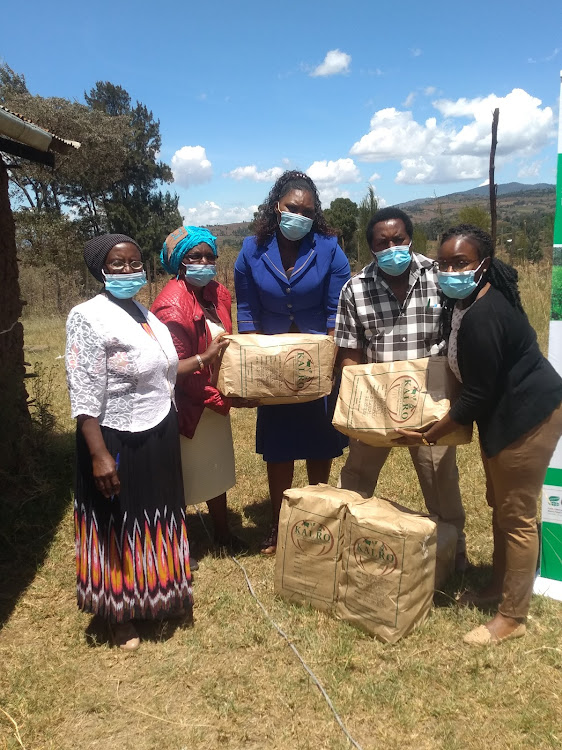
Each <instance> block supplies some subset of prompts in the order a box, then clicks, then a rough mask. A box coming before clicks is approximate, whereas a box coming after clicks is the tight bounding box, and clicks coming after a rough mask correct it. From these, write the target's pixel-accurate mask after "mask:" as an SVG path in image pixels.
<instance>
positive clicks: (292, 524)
mask: <svg viewBox="0 0 562 750" xmlns="http://www.w3.org/2000/svg"><path fill="white" fill-rule="evenodd" d="M347 502H363V498H362V497H361V495H359V494H358V493H357V492H352V491H351V490H341V489H337V488H335V487H329V486H328V485H327V484H318V485H312V486H310V487H303V488H302V489H293V490H287V491H286V492H285V494H284V496H283V504H282V506H281V515H280V517H279V531H278V537H277V555H276V559H275V593H276V594H279V595H280V596H282V597H283V598H284V599H287V600H288V601H293V602H300V603H302V604H311V605H312V606H313V607H315V608H316V609H321V610H324V611H332V610H333V608H334V605H335V600H336V595H337V591H338V583H339V577H340V566H341V539H342V528H343V519H344V514H345V510H346V503H347Z"/></svg>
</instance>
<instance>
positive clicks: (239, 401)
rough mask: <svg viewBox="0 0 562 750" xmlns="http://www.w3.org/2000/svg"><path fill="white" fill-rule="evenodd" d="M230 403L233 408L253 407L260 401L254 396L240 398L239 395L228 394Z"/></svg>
mask: <svg viewBox="0 0 562 750" xmlns="http://www.w3.org/2000/svg"><path fill="white" fill-rule="evenodd" d="M230 405H231V406H232V407H233V408H234V409H255V408H256V406H259V405H260V402H259V401H258V400H257V399H255V398H242V397H241V396H230Z"/></svg>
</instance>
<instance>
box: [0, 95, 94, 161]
mask: <svg viewBox="0 0 562 750" xmlns="http://www.w3.org/2000/svg"><path fill="white" fill-rule="evenodd" d="M0 135H5V136H8V138H11V139H12V140H14V141H17V142H19V143H23V144H25V145H26V146H31V147H32V148H36V149H37V150H38V151H56V152H58V153H59V154H67V153H69V152H70V151H72V150H73V149H78V148H80V145H81V144H80V143H78V141H69V140H66V138H61V137H60V136H58V135H55V134H54V133H51V132H49V131H48V130H45V128H41V127H39V125H36V124H35V123H34V122H32V121H31V120H30V119H29V118H27V117H25V116H24V115H20V114H18V113H17V112H12V110H10V109H8V108H7V107H4V106H3V105H2V104H0Z"/></svg>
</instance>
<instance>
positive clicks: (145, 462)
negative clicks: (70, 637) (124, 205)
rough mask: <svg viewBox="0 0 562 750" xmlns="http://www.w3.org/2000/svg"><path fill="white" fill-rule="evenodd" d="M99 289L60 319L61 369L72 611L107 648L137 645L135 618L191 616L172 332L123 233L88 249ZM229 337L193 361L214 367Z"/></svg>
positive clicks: (185, 363) (179, 370)
mask: <svg viewBox="0 0 562 750" xmlns="http://www.w3.org/2000/svg"><path fill="white" fill-rule="evenodd" d="M84 259H85V261H86V265H87V266H88V268H89V270H90V271H91V273H92V274H93V276H94V277H95V278H96V279H97V280H98V281H101V282H102V283H103V284H104V289H103V291H102V293H101V294H98V295H97V296H96V297H94V298H93V299H91V300H88V301H87V302H84V303H82V304H80V305H77V306H76V307H74V308H73V309H72V310H71V311H70V314H69V316H68V320H67V345H66V370H67V381H68V388H69V392H70V402H71V408H72V416H73V417H74V418H76V420H77V431H76V441H77V452H76V453H77V466H76V492H75V500H74V522H75V531H76V565H77V594H78V606H79V607H80V609H82V610H83V611H85V612H91V613H93V614H96V615H99V616H101V617H103V618H104V619H106V620H107V621H108V622H109V624H110V627H111V629H112V632H113V636H114V639H115V642H116V643H117V644H118V645H119V646H120V647H121V648H124V649H126V650H133V649H136V648H138V646H139V644H140V640H139V637H138V633H137V631H136V629H135V628H134V625H133V620H138V619H163V618H166V617H174V616H183V617H185V616H189V615H190V613H191V606H192V592H191V571H190V567H189V544H188V540H187V533H186V527H185V511H184V500H183V485H182V476H181V460H180V446H179V433H178V424H177V416H176V409H175V406H174V403H173V401H174V384H175V381H176V375H178V376H180V377H181V376H182V375H188V374H190V373H192V372H195V371H196V370H197V369H199V367H200V366H201V365H200V362H199V359H198V358H196V357H191V358H190V359H185V360H182V362H181V363H178V357H177V354H176V350H175V347H174V344H173V342H172V339H171V337H170V334H169V332H168V329H167V328H166V326H164V325H163V324H162V323H160V321H159V320H158V319H157V318H156V317H155V316H154V315H152V314H151V313H150V312H149V311H148V310H147V309H146V308H145V307H143V306H142V305H140V304H139V303H137V302H135V301H134V300H133V297H134V295H135V294H136V293H137V292H138V291H139V290H140V289H141V288H142V286H144V284H145V283H146V275H145V272H144V268H143V263H142V258H141V253H140V249H139V247H138V245H137V243H136V242H135V241H134V240H133V239H131V238H130V237H127V236H125V235H119V234H113V235H102V236H101V237H96V238H94V239H93V240H90V241H89V242H88V243H87V244H86V246H85V248H84ZM226 345H227V342H222V341H220V339H218V340H215V341H214V342H213V343H211V345H210V346H209V348H208V349H207V350H206V351H205V352H204V353H203V354H202V355H200V357H201V359H203V360H204V361H205V362H206V363H211V362H212V361H213V360H214V359H215V358H216V357H217V356H218V354H219V353H220V351H222V349H224V347H225V346H226Z"/></svg>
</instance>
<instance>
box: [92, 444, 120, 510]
mask: <svg viewBox="0 0 562 750" xmlns="http://www.w3.org/2000/svg"><path fill="white" fill-rule="evenodd" d="M92 474H93V475H94V482H95V483H96V487H97V489H98V490H99V491H100V492H101V494H102V495H103V496H104V497H107V498H109V497H111V496H112V495H118V494H119V490H120V489H121V482H120V481H119V475H118V474H117V464H116V463H115V459H114V458H113V456H112V455H111V453H109V451H105V453H102V454H101V455H95V456H92Z"/></svg>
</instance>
